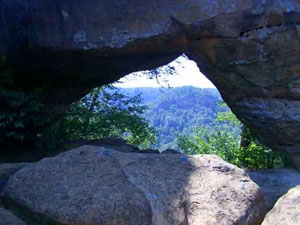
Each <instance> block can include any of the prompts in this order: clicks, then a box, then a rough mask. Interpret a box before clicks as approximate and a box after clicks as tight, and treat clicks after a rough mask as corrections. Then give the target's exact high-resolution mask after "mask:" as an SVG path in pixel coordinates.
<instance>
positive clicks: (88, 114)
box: [61, 86, 155, 148]
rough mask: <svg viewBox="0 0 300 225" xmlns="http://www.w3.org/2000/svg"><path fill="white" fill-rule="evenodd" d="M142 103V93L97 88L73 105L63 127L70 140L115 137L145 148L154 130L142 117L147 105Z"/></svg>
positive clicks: (150, 142) (153, 134)
mask: <svg viewBox="0 0 300 225" xmlns="http://www.w3.org/2000/svg"><path fill="white" fill-rule="evenodd" d="M141 102H142V100H141V98H140V96H134V97H128V96H126V95H124V94H122V93H121V92H120V91H119V90H117V89H116V88H114V87H112V86H108V87H104V88H95V89H94V90H93V92H92V93H90V94H89V95H87V96H86V97H84V98H82V99H81V100H80V101H79V102H77V103H74V104H72V105H71V107H70V110H69V113H68V114H67V115H66V116H65V118H64V119H63V121H62V125H61V127H62V128H63V129H64V130H65V132H66V136H67V139H69V140H78V139H87V140H89V139H99V138H104V137H109V136H114V137H122V138H125V139H126V140H127V141H128V142H129V143H131V144H133V145H137V146H140V147H142V148H143V147H144V148H146V147H149V146H150V145H151V144H152V143H154V141H155V133H154V130H153V128H151V127H150V126H149V125H148V123H147V121H146V120H145V119H144V118H143V117H142V115H143V113H144V112H145V110H146V109H147V107H145V106H144V105H142V104H141Z"/></svg>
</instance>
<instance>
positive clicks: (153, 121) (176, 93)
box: [119, 86, 222, 150]
mask: <svg viewBox="0 0 300 225" xmlns="http://www.w3.org/2000/svg"><path fill="white" fill-rule="evenodd" d="M119 89H120V90H121V92H122V93H124V94H125V95H127V96H135V95H141V98H142V99H143V102H144V104H145V105H147V106H148V107H149V109H148V110H147V112H146V114H145V118H146V119H147V120H148V121H149V124H150V125H151V126H153V127H154V128H155V130H156V132H157V141H156V144H155V146H153V147H155V148H158V149H160V150H164V149H167V148H175V149H176V148H177V144H176V138H177V136H179V135H188V134H190V133H191V132H192V131H193V129H194V128H195V127H197V126H203V125H209V124H211V123H212V122H213V121H214V120H215V118H216V114H217V113H218V112H219V111H220V107H219V102H220V101H222V98H221V96H220V94H219V92H218V90H217V89H212V88H204V89H202V88H196V87H192V86H184V87H176V88H151V87H149V88H119Z"/></svg>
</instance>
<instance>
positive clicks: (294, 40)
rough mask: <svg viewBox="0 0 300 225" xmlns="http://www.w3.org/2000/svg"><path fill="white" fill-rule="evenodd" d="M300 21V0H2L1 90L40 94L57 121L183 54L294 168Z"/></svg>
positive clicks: (299, 149) (299, 122) (298, 153)
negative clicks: (83, 100)
mask: <svg viewBox="0 0 300 225" xmlns="http://www.w3.org/2000/svg"><path fill="white" fill-rule="evenodd" d="M299 23H300V2H299V1H298V0H269V1H261V0H230V1H228V0H197V1H195V0H172V1H171V0H163V1H145V0H144V1H141V0H103V1H94V0H85V1H78V0H63V1H50V0H40V1H32V0H23V1H17V0H11V1H4V2H3V3H2V4H1V5H0V55H3V56H5V60H4V61H5V63H4V66H2V67H1V71H5V70H7V71H10V72H11V73H12V80H13V82H12V83H11V82H9V83H7V84H6V88H9V89H14V90H24V91H31V90H35V89H37V88H41V87H43V89H42V90H44V92H43V93H41V96H42V97H43V99H44V102H45V105H46V106H47V107H48V108H49V109H51V110H52V111H54V112H56V113H57V114H60V113H63V112H64V111H65V109H66V106H67V105H68V104H69V103H70V102H72V101H74V100H76V99H79V98H80V97H81V96H83V95H84V94H86V93H87V92H88V91H89V90H90V89H91V88H92V87H94V86H99V85H103V84H107V83H110V82H113V81H115V80H117V79H119V78H120V77H122V76H124V75H126V74H128V73H130V72H134V71H139V70H144V69H152V68H155V67H157V66H161V65H163V64H166V63H168V62H170V61H172V60H173V59H174V58H176V57H177V56H179V55H180V54H182V53H185V54H186V55H187V56H189V57H190V58H191V59H193V60H195V61H196V63H197V64H198V66H199V68H200V69H201V71H202V72H203V73H204V74H205V75H206V76H207V77H208V78H209V79H210V80H211V81H212V82H213V83H214V84H215V85H216V86H217V87H218V89H219V90H220V92H221V94H222V96H223V98H224V100H225V101H226V102H227V103H228V104H229V106H230V107H231V108H232V110H233V111H234V113H236V114H237V116H238V117H239V118H240V119H241V120H242V121H243V122H244V123H245V124H246V125H248V126H249V127H250V128H251V129H252V130H254V131H255V132H256V133H257V135H258V137H259V138H260V139H261V141H263V142H264V143H265V144H267V145H268V146H270V147H273V148H275V149H278V150H283V151H286V152H288V153H289V154H290V156H291V158H292V159H293V161H294V162H295V164H296V165H297V166H298V167H299V168H300V160H299V158H300V110H299V108H300V101H299V100H300V76H299V71H300V64H299V61H300V51H299V50H300V44H299V34H300V32H299V30H300V25H299ZM12 68H13V69H12Z"/></svg>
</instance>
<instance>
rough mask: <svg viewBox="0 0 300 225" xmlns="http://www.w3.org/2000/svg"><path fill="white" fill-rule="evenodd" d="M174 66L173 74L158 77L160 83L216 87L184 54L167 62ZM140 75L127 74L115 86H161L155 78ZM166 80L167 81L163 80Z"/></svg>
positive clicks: (174, 85) (178, 85) (179, 85)
mask: <svg viewBox="0 0 300 225" xmlns="http://www.w3.org/2000/svg"><path fill="white" fill-rule="evenodd" d="M169 65H170V66H172V67H174V68H175V74H174V75H169V76H168V75H167V74H162V75H161V77H160V78H159V82H160V84H161V85H163V86H166V85H169V86H170V87H181V86H194V87H199V88H216V87H215V86H214V85H213V84H212V83H211V82H210V81H209V80H208V79H207V78H206V77H205V76H204V75H203V74H202V73H201V72H200V71H199V68H198V66H197V65H196V63H195V62H194V61H192V60H189V59H188V58H187V57H186V56H184V55H183V56H180V57H178V58H177V59H176V60H174V61H173V62H171V63H170V64H169ZM136 75H141V72H137V73H132V74H129V75H127V76H125V77H123V78H122V79H120V83H115V86H117V87H122V88H136V87H161V85H160V84H159V83H158V82H157V81H156V79H148V78H147V76H145V75H142V76H136ZM163 80H167V83H165V82H163Z"/></svg>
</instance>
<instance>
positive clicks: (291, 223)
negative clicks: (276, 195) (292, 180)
mask: <svg viewBox="0 0 300 225" xmlns="http://www.w3.org/2000/svg"><path fill="white" fill-rule="evenodd" d="M299 224H300V186H297V187H295V188H293V189H291V190H290V191H289V192H288V193H287V194H286V195H284V196H282V197H281V198H280V199H279V200H278V202H277V203H276V205H275V206H274V208H273V209H272V210H271V211H270V212H269V213H268V214H267V216H266V218H265V220H264V222H263V223H262V225H299Z"/></svg>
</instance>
